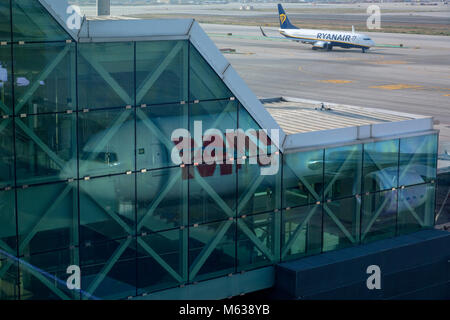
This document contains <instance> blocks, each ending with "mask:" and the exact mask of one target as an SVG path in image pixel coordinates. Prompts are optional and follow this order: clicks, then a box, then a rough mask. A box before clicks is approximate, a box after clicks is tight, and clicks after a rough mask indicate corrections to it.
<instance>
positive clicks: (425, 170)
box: [399, 134, 437, 186]
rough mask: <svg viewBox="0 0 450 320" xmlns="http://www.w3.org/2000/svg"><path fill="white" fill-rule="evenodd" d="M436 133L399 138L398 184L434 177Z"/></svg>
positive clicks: (417, 181) (427, 180) (403, 184)
mask: <svg viewBox="0 0 450 320" xmlns="http://www.w3.org/2000/svg"><path fill="white" fill-rule="evenodd" d="M436 157H437V135H434V134H433V135H429V136H419V137H412V138H405V139H400V178H399V185H401V186H408V185H413V184H419V183H424V182H431V181H432V180H434V179H436Z"/></svg>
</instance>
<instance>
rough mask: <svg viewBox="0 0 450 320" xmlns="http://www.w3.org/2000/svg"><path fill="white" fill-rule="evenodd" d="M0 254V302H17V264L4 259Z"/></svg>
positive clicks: (14, 261) (12, 260)
mask: <svg viewBox="0 0 450 320" xmlns="http://www.w3.org/2000/svg"><path fill="white" fill-rule="evenodd" d="M4 258H5V256H4V255H3V254H1V253H0V288H1V290H0V300H17V299H18V297H19V287H18V283H19V281H18V277H19V272H18V263H17V262H16V260H14V259H8V258H5V259H4Z"/></svg>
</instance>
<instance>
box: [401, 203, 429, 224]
mask: <svg viewBox="0 0 450 320" xmlns="http://www.w3.org/2000/svg"><path fill="white" fill-rule="evenodd" d="M401 201H402V202H403V204H404V205H405V207H406V209H408V211H409V212H410V213H411V215H412V216H413V217H414V219H416V220H417V222H418V223H419V224H420V226H421V227H423V226H424V225H425V223H424V221H422V219H420V217H419V216H418V215H417V213H416V211H414V208H413V207H411V205H410V204H409V203H408V202H407V201H406V200H405V199H403V198H402V199H401Z"/></svg>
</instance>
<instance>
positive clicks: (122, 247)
mask: <svg viewBox="0 0 450 320" xmlns="http://www.w3.org/2000/svg"><path fill="white" fill-rule="evenodd" d="M131 241H132V238H131V237H129V238H127V239H126V240H125V241H124V242H123V243H122V244H120V246H119V247H118V248H117V249H116V250H115V251H114V253H113V255H112V256H111V257H110V258H109V260H108V261H107V262H106V264H105V265H104V266H103V268H102V270H101V271H100V272H99V273H97V276H96V277H95V279H94V280H93V281H92V282H91V284H90V285H89V287H88V288H87V290H86V291H87V292H88V293H89V294H91V295H92V294H93V293H94V292H95V290H96V289H97V288H98V286H99V285H100V283H101V282H102V281H103V280H104V279H105V277H106V276H107V274H108V273H109V271H111V269H112V267H113V266H114V264H115V263H116V262H117V261H118V260H119V259H120V257H121V256H122V254H123V253H124V252H125V250H126V249H127V247H128V246H129V245H130V243H131Z"/></svg>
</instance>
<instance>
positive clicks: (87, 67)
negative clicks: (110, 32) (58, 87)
mask: <svg viewBox="0 0 450 320" xmlns="http://www.w3.org/2000/svg"><path fill="white" fill-rule="evenodd" d="M78 53H79V54H78V107H79V108H80V109H96V108H114V107H124V106H128V105H130V106H131V105H134V45H133V43H132V42H118V43H81V44H78ZM92 88H96V89H97V90H92ZM100 89H101V90H100Z"/></svg>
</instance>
